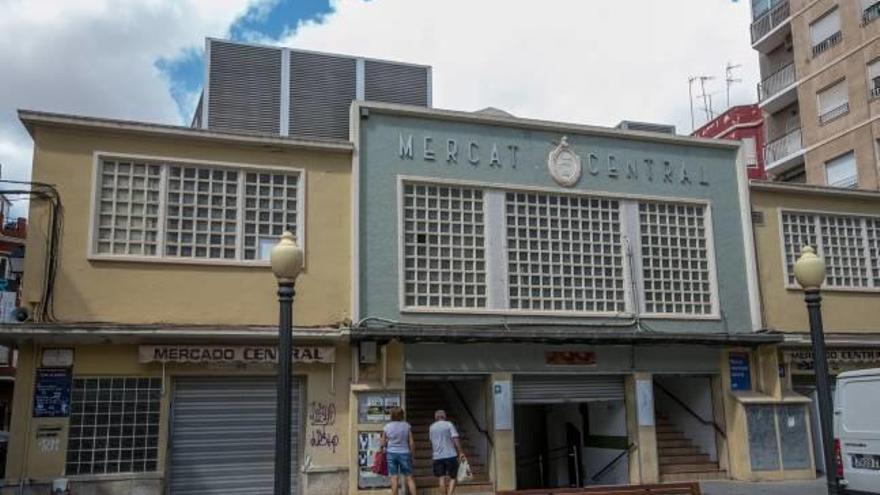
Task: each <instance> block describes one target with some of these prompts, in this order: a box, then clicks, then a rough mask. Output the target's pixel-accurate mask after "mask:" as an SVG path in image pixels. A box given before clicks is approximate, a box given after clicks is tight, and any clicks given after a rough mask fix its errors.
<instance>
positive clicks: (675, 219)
mask: <svg viewBox="0 0 880 495" xmlns="http://www.w3.org/2000/svg"><path fill="white" fill-rule="evenodd" d="M639 231H640V232H641V244H642V249H641V252H642V277H643V283H644V298H645V301H644V304H645V312H647V313H656V314H687V315H708V314H712V312H713V311H712V304H713V298H712V292H713V288H712V281H711V270H710V268H709V256H710V254H709V246H708V242H709V239H708V235H707V229H706V209H705V207H704V206H702V205H683V204H674V203H657V202H640V203H639Z"/></svg>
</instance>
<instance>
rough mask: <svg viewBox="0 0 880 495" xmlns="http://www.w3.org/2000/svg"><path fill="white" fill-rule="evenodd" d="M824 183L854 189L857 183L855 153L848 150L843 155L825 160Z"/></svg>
mask: <svg viewBox="0 0 880 495" xmlns="http://www.w3.org/2000/svg"><path fill="white" fill-rule="evenodd" d="M825 183H826V184H828V185H829V186H833V187H845V188H848V189H854V188H855V187H856V186H858V185H859V175H858V172H857V170H856V155H855V152H853V151H850V152H849V153H846V154H845V155H842V156H839V157H837V158H835V159H833V160H830V161H828V162H825Z"/></svg>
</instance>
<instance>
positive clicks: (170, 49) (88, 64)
mask: <svg viewBox="0 0 880 495" xmlns="http://www.w3.org/2000/svg"><path fill="white" fill-rule="evenodd" d="M257 1H265V0H211V1H203V0H180V1H173V2H166V1H160V0H132V1H128V0H127V1H125V2H119V1H114V0H57V1H35V0H0V12H2V13H3V14H2V15H0V33H3V40H4V41H3V42H2V43H0V67H2V68H3V70H2V74H0V163H2V164H3V177H4V178H6V179H18V180H26V179H27V178H28V177H29V176H30V161H31V154H32V152H31V149H32V142H31V139H30V137H29V136H28V135H27V133H26V132H25V131H24V129H23V128H22V126H21V124H20V123H19V122H18V120H17V116H16V113H15V112H16V109H19V108H26V109H32V110H45V111H53V112H66V113H78V114H85V115H95V116H105V117H117V118H126V119H137V120H146V121H157V122H164V123H183V122H181V120H180V119H181V117H180V114H179V112H178V107H177V104H176V103H175V101H174V99H173V98H172V96H171V93H170V91H169V84H170V82H169V81H168V80H167V78H166V77H165V76H164V74H162V73H161V72H160V71H159V70H158V69H157V68H156V65H155V64H156V62H157V61H158V60H159V59H160V58H169V59H170V58H175V57H177V56H180V55H183V54H184V53H185V51H186V50H192V49H196V50H199V51H200V50H201V47H203V46H204V37H205V36H224V35H225V34H226V32H227V30H228V29H229V26H230V25H231V24H232V23H233V22H234V21H235V20H236V19H237V18H238V17H239V16H241V15H243V14H244V13H245V12H246V11H247V7H248V5H249V4H253V3H255V2H257ZM18 213H24V212H23V211H19V212H18Z"/></svg>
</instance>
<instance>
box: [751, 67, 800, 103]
mask: <svg viewBox="0 0 880 495" xmlns="http://www.w3.org/2000/svg"><path fill="white" fill-rule="evenodd" d="M794 81H795V73H794V62H792V63H790V64H788V65H786V66H785V67H782V68H781V69H779V70H777V71H776V72H774V73H773V74H770V76H768V77H767V78H766V79H764V80H763V81H761V82H760V83H758V101H764V100H766V99H768V98H770V97H772V96H774V95H776V94H777V93H779V92H780V91H782V90H783V89H785V88H787V87H789V86H791V85H792V84H794Z"/></svg>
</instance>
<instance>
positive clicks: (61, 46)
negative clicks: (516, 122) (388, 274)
mask: <svg viewBox="0 0 880 495" xmlns="http://www.w3.org/2000/svg"><path fill="white" fill-rule="evenodd" d="M0 12H2V13H3V15H2V16H0V33H2V36H3V42H2V43H0V68H2V70H0V163H2V165H3V169H2V173H3V178H5V179H20V180H26V179H27V178H29V168H30V157H31V154H32V143H31V141H30V138H29V137H28V135H27V133H26V132H25V131H24V129H23V128H22V126H21V124H20V123H19V122H18V120H17V118H16V114H15V111H16V109H19V108H26V109H33V110H45V111H53V112H65V113H76V114H83V115H93V116H104V117H118V118H125V119H136V120H145V121H152V122H162V123H172V124H184V125H186V124H188V123H189V120H190V119H191V117H192V113H193V109H194V106H195V102H196V100H197V99H198V93H199V91H200V88H201V85H202V79H203V73H204V66H203V60H202V55H203V53H202V52H203V49H204V38H205V37H206V36H212V37H222V38H233V39H238V40H247V41H256V42H263V43H270V44H282V45H286V46H291V47H295V48H305V49H314V50H323V51H332V52H341V53H347V54H355V55H364V56H369V57H378V58H389V59H395V60H402V61H409V62H416V63H424V64H429V65H432V66H433V67H434V106H436V107H442V108H453V109H459V110H476V109H479V108H483V107H486V106H490V105H491V106H496V107H499V108H502V109H505V110H507V111H509V112H511V113H513V114H515V115H518V116H523V117H533V118H541V119H552V120H561V121H570V122H579V123H589V124H598V125H614V124H616V123H617V122H618V121H620V120H623V119H629V120H645V121H656V122H668V123H673V124H675V125H676V126H677V127H678V129H679V132H689V131H690V127H691V126H690V111H689V105H688V77H689V76H700V75H706V76H714V77H715V80H713V81H709V82H708V83H707V92H709V93H711V95H712V99H713V106H714V108H715V110H716V111H723V109H724V108H725V107H726V90H725V87H726V84H725V82H724V79H725V71H724V66H725V64H726V63H728V62H733V63H735V64H741V65H742V67H741V68H740V69H737V71H736V73H735V77H736V78H737V79H741V80H742V82H739V83H736V84H734V85H733V86H732V88H731V96H730V100H731V104H733V105H735V104H742V103H750V102H752V101H753V100H754V98H755V83H756V82H757V79H758V70H757V56H756V54H755V52H753V51H752V50H751V47H750V46H749V34H748V33H749V31H748V26H749V2H748V0H570V1H562V0H544V1H541V2H537V1H531V2H526V1H511V0H369V1H365V0H0ZM695 89H697V88H695ZM697 92H698V91H697ZM694 104H695V107H697V109H698V116H697V120H698V122H697V125H698V126H699V125H700V123H701V122H702V121H703V120H705V116H704V114H703V113H702V111H701V110H700V108H699V107H701V106H702V100H697V101H695V102H694Z"/></svg>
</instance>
